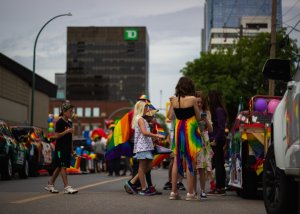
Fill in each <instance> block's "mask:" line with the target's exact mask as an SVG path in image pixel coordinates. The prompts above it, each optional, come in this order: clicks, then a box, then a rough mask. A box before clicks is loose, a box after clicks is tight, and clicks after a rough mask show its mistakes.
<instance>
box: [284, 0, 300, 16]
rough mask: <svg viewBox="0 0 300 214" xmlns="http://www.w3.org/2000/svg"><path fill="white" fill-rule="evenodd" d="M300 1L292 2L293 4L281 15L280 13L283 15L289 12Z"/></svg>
mask: <svg viewBox="0 0 300 214" xmlns="http://www.w3.org/2000/svg"><path fill="white" fill-rule="evenodd" d="M299 2H300V0H298V1H296V2H295V3H294V4H293V6H291V7H290V8H289V9H288V10H287V11H286V12H285V13H284V14H283V15H282V17H283V16H285V15H286V14H287V13H288V12H290V11H291V10H292V9H293V8H294V7H295V6H296V5H297V4H298V3H299Z"/></svg>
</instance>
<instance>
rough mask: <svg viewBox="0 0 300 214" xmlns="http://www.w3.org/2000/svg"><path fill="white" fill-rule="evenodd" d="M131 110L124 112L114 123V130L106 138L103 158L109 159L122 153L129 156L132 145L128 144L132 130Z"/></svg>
mask: <svg viewBox="0 0 300 214" xmlns="http://www.w3.org/2000/svg"><path fill="white" fill-rule="evenodd" d="M132 116H133V110H131V111H130V112H128V113H127V114H125V115H124V116H123V117H122V118H121V119H120V120H119V122H118V123H117V124H116V126H115V128H114V131H113V133H112V135H111V136H109V138H108V145H107V150H106V153H105V159H106V160H111V159H114V158H117V157H120V156H122V155H124V156H128V157H131V156H132V152H133V145H130V142H129V140H130V138H131V137H132V136H133V133H134V130H133V129H132V128H131V121H132Z"/></svg>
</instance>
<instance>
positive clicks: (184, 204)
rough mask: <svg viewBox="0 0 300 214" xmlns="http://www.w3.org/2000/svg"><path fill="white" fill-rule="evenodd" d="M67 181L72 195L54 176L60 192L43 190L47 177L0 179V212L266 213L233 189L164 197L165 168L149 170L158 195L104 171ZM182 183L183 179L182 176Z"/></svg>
mask: <svg viewBox="0 0 300 214" xmlns="http://www.w3.org/2000/svg"><path fill="white" fill-rule="evenodd" d="M68 178H69V183H70V184H71V185H73V186H74V187H76V188H78V189H79V193H78V194H75V195H66V194H63V193H62V190H63V184H62V181H61V178H60V177H58V180H57V183H56V187H57V189H59V190H60V191H61V192H60V193H58V194H51V193H48V192H46V191H45V190H44V186H45V185H46V183H47V181H48V180H49V176H39V177H34V178H32V177H30V178H28V179H25V180H22V179H19V178H15V179H13V180H10V181H0V214H7V213H8V214H10V213H18V214H27V213H28V214H29V213H30V214H35V213H45V214H47V213H64V212H67V213H70V214H71V213H72V214H73V213H80V214H91V213H103V214H110V213H125V214H127V213H134V214H137V213H154V214H161V213H174V214H176V213H180V214H182V213H189V214H193V213H195V214H196V213H197V214H199V213H207V214H209V213H216V214H217V213H222V214H227V213H228V214H229V213H230V214H235V213H238V214H248V213H255V214H260V213H266V211H265V208H264V204H263V201H262V200H261V199H256V200H245V199H242V198H239V197H238V196H237V195H236V193H235V192H227V194H226V196H210V197H209V198H208V199H207V200H201V201H200V200H199V201H185V200H184V198H185V194H186V192H185V191H181V192H180V195H181V197H182V198H183V199H182V200H179V201H170V200H169V199H168V196H169V193H170V191H169V190H168V191H166V190H162V187H163V185H164V183H165V181H166V179H167V170H165V169H157V170H153V171H152V179H153V183H155V184H156V187H157V189H158V190H160V191H162V192H163V194H162V195H155V196H139V195H129V194H127V193H126V192H125V191H124V188H123V186H124V182H125V181H126V180H127V179H128V178H129V176H127V177H124V176H123V177H109V176H107V175H106V174H104V173H102V174H82V175H69V176H68ZM184 183H185V184H186V179H184Z"/></svg>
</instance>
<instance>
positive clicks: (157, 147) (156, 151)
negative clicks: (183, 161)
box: [154, 145, 172, 154]
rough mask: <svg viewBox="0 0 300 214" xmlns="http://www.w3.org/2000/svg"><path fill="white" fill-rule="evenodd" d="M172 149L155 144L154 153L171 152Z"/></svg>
mask: <svg viewBox="0 0 300 214" xmlns="http://www.w3.org/2000/svg"><path fill="white" fill-rule="evenodd" d="M171 153H172V150H171V149H168V148H166V147H163V146H159V145H155V146H154V154H171Z"/></svg>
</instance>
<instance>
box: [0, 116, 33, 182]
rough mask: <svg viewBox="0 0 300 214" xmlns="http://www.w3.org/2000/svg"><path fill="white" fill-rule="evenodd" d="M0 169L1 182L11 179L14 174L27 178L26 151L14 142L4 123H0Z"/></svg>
mask: <svg viewBox="0 0 300 214" xmlns="http://www.w3.org/2000/svg"><path fill="white" fill-rule="evenodd" d="M0 169H1V170H0V173H1V179H2V180H9V179H11V178H12V177H13V175H14V172H18V173H19V176H20V177H21V178H27V177H28V174H29V167H28V149H27V148H26V146H25V145H24V144H23V143H19V142H17V141H16V139H15V138H14V136H13V135H12V133H11V131H10V129H9V127H8V125H7V124H6V123H5V122H4V121H0Z"/></svg>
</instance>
